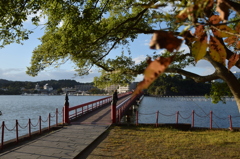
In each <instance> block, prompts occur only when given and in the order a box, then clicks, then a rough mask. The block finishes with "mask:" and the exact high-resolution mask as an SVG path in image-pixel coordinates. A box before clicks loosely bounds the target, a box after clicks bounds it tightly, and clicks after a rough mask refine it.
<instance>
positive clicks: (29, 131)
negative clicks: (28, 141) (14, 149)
mask: <svg viewBox="0 0 240 159" xmlns="http://www.w3.org/2000/svg"><path fill="white" fill-rule="evenodd" d="M28 137H31V119H28Z"/></svg>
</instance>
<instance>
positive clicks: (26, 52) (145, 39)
mask: <svg viewBox="0 0 240 159" xmlns="http://www.w3.org/2000/svg"><path fill="white" fill-rule="evenodd" d="M25 26H26V27H27V28H30V29H32V30H33V31H34V32H35V33H33V34H31V35H30V38H29V40H27V41H24V44H23V45H20V44H10V45H7V46H5V48H3V49H0V79H6V80H11V81H34V82H36V81H43V80H51V79H54V80H60V79H72V80H76V81H78V82H81V83H86V82H92V81H93V78H94V77H95V76H99V75H100V74H99V73H98V70H97V69H93V70H91V73H90V74H89V75H88V76H82V77H79V76H77V77H76V76H75V74H76V72H75V71H74V64H72V63H71V62H67V63H65V64H63V65H61V66H60V67H59V68H54V67H49V68H47V69H45V70H44V71H42V72H40V73H39V74H38V76H36V77H31V76H29V75H27V74H26V73H25V72H26V70H27V67H29V66H30V62H31V56H32V51H33V50H34V48H35V47H37V46H38V45H39V44H40V41H39V40H38V38H40V37H41V36H42V35H43V30H42V29H41V28H36V27H35V26H32V25H30V22H28V21H27V22H26V23H25ZM151 36H152V35H139V37H138V39H137V40H135V41H134V42H133V43H131V45H130V48H131V52H132V54H131V55H130V56H132V58H133V60H134V61H135V62H136V63H138V62H140V61H143V60H145V59H146V54H149V53H152V52H153V51H157V53H160V52H161V51H162V50H151V49H150V48H149V42H150V39H151ZM184 49H186V48H185V47H184V45H182V47H181V49H180V50H184ZM120 53H121V52H120V51H119V50H113V51H112V52H111V53H110V54H111V56H115V55H119V54H120ZM186 70H188V71H191V72H194V73H197V74H200V75H207V74H210V73H213V71H214V69H213V67H212V66H211V65H210V64H209V63H208V62H206V61H204V60H200V61H199V62H198V63H197V65H196V66H195V67H194V66H189V67H187V68H186ZM231 70H232V71H237V69H236V67H233V68H232V69H231ZM142 79H143V76H142V75H140V76H138V77H137V78H136V79H135V81H137V82H139V81H141V80H142Z"/></svg>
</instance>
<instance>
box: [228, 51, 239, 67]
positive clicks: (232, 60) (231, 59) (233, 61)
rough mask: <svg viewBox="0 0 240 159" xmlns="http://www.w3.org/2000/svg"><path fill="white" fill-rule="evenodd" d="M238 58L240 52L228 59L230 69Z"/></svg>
mask: <svg viewBox="0 0 240 159" xmlns="http://www.w3.org/2000/svg"><path fill="white" fill-rule="evenodd" d="M238 60H239V54H232V56H231V57H230V58H229V60H228V70H230V69H231V68H232V67H233V66H234V65H235V64H236V62H237V61H238Z"/></svg>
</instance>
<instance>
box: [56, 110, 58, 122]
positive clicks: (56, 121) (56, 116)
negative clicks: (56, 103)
mask: <svg viewBox="0 0 240 159" xmlns="http://www.w3.org/2000/svg"><path fill="white" fill-rule="evenodd" d="M56 126H58V108H56Z"/></svg>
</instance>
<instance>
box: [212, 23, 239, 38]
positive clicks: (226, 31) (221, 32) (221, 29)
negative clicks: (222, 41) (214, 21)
mask: <svg viewBox="0 0 240 159" xmlns="http://www.w3.org/2000/svg"><path fill="white" fill-rule="evenodd" d="M216 28H217V29H218V30H217V29H212V32H213V34H214V35H215V36H217V37H219V38H224V37H230V36H232V34H234V33H236V31H235V30H232V28H230V27H228V26H227V25H220V26H216ZM231 33H232V34H231Z"/></svg>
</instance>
